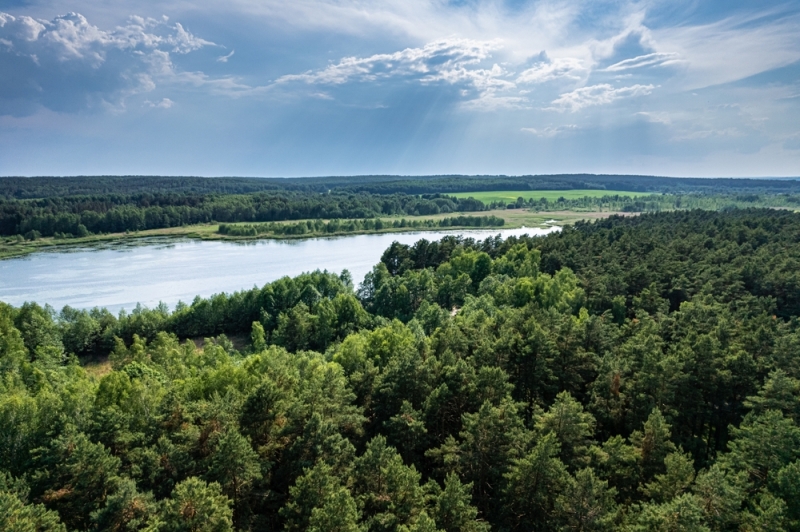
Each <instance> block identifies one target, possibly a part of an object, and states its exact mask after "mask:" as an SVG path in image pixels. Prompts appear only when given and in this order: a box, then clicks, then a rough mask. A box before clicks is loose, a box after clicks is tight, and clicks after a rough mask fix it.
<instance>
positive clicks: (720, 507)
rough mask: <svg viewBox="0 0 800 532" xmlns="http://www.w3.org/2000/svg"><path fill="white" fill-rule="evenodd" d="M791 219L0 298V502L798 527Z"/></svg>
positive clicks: (705, 221)
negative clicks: (357, 276) (74, 297)
mask: <svg viewBox="0 0 800 532" xmlns="http://www.w3.org/2000/svg"><path fill="white" fill-rule="evenodd" d="M798 235H800V215H797V214H794V213H791V212H781V211H773V210H736V211H730V212H706V211H687V212H672V213H656V214H643V215H641V216H637V217H631V218H622V217H612V218H609V219H607V220H602V221H598V222H594V223H579V224H576V225H575V226H574V227H571V228H565V229H564V230H562V231H561V232H559V233H553V234H550V235H548V236H545V237H537V238H530V237H520V238H516V237H512V238H508V239H505V240H504V239H501V238H499V237H493V238H487V239H485V240H483V241H476V240H473V239H463V238H456V237H449V238H445V239H443V240H441V241H438V242H430V241H427V240H420V241H418V242H417V243H416V244H414V245H412V246H407V245H402V244H399V243H395V244H393V245H392V246H391V247H389V248H388V249H387V250H386V251H385V253H384V255H383V257H382V259H381V262H380V263H379V264H377V265H376V266H375V267H374V268H373V270H372V271H371V272H370V273H369V274H368V275H367V277H366V278H365V279H364V282H363V283H361V284H360V285H359V286H358V287H354V286H353V283H352V280H351V279H350V277H349V275H348V274H347V273H346V272H343V273H342V274H341V275H335V274H332V273H327V272H314V273H309V274H303V275H300V276H298V277H295V278H288V277H287V278H283V279H280V280H278V281H275V282H273V283H270V284H267V285H265V286H264V287H262V288H255V289H252V290H247V291H243V292H238V293H235V294H230V295H225V294H220V295H216V296H213V297H211V298H207V299H203V298H197V299H195V300H194V301H193V302H192V303H191V304H186V305H185V304H180V305H178V306H177V308H175V309H174V310H172V311H170V310H169V309H168V308H166V306H163V305H162V306H160V307H158V308H155V309H145V308H141V307H139V308H137V309H135V310H134V311H133V312H131V313H130V314H126V313H121V314H120V315H119V316H113V315H111V314H110V313H108V312H107V311H104V310H102V309H94V310H90V311H83V310H74V309H70V308H65V309H63V310H62V311H61V312H59V313H56V312H55V311H54V310H53V309H50V308H47V307H41V306H38V305H36V304H32V303H29V304H26V305H23V306H22V307H19V308H13V307H10V306H8V305H0V376H1V377H2V378H0V509H1V510H3V511H0V528H3V529H12V530H150V531H161V530H163V531H173V530H187V531H188V530H209V531H212V530H213V531H225V530H233V529H236V530H314V531H323V530H325V531H361V530H370V531H371V530H376V531H397V532H401V531H402V532H407V531H408V532H410V531H431V532H433V531H445V532H454V531H486V530H498V531H547V532H549V531H561V530H564V531H567V530H625V531H631V532H634V531H636V532H639V531H665V530H682V531H683V530H686V531H703V532H705V531H733V530H740V531H756V530H763V531H767V530H770V531H773V530H774V531H780V530H786V531H794V530H800V496H799V495H800V491H798V490H800V427H799V426H798V422H799V421H800V358H798V350H799V349H800V320H798V317H800V296H799V295H798V294H800V277H799V276H798V275H799V274H798V271H800V270H798V267H797V266H798V264H800V243H798ZM243 334H244V335H246V337H247V338H248V339H247V341H246V342H242V341H241V337H242V335H243ZM198 337H205V338H206V340H205V341H204V343H203V344H202V346H201V347H198V345H197V344H196V343H195V342H194V341H191V340H189V339H197V338H198ZM231 338H232V339H234V340H236V339H237V338H239V340H237V341H238V342H239V343H238V346H237V344H235V343H234V342H233V341H232V340H231ZM106 357H107V358H108V360H109V362H110V367H109V368H107V370H104V371H102V372H98V371H96V370H92V369H91V366H86V367H84V366H83V365H81V363H80V362H79V360H84V362H85V361H87V360H90V359H101V360H103V359H105V358H106Z"/></svg>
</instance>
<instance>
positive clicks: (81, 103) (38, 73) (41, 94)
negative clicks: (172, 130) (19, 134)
mask: <svg viewBox="0 0 800 532" xmlns="http://www.w3.org/2000/svg"><path fill="white" fill-rule="evenodd" d="M0 42H2V43H3V45H4V46H3V47H0V71H2V72H3V73H4V75H3V76H1V77H0V114H3V113H11V114H26V113H28V112H32V111H33V110H34V109H35V108H36V107H37V106H44V107H46V108H49V109H53V110H57V111H75V110H79V109H83V108H86V107H87V106H93V105H95V106H98V107H108V106H109V105H110V106H112V107H117V108H122V107H124V104H125V99H126V98H128V97H130V96H131V95H134V94H138V93H145V92H149V91H152V90H154V89H155V88H156V78H157V77H158V76H159V75H162V76H163V75H164V74H165V72H164V71H163V66H164V61H163V58H164V57H166V58H169V55H170V54H173V53H174V54H188V53H190V52H193V51H195V50H198V49H200V48H203V47H205V46H213V45H214V43H212V42H211V41H207V40H205V39H202V38H200V37H197V36H195V35H193V34H192V33H190V32H189V31H187V30H186V29H185V28H184V27H183V26H182V25H181V24H180V23H175V24H170V23H169V21H168V19H167V18H166V17H163V18H161V19H153V18H142V17H135V16H134V17H130V18H129V19H128V22H127V23H126V24H125V25H123V26H118V27H116V28H114V29H113V30H104V29H101V28H99V27H97V26H95V25H93V24H91V23H90V22H89V21H88V20H87V19H86V17H84V16H83V15H81V14H79V13H67V14H66V15H61V16H58V17H55V18H54V19H52V20H49V21H47V20H37V19H34V18H31V17H27V16H19V17H15V16H13V15H10V14H7V13H0ZM169 64H170V65H171V63H169ZM159 65H160V66H159ZM169 74H171V75H175V74H176V71H175V70H174V69H172V70H171V72H169ZM165 101H167V100H161V103H159V104H158V105H162V103H163V102H165ZM162 106H163V105H162Z"/></svg>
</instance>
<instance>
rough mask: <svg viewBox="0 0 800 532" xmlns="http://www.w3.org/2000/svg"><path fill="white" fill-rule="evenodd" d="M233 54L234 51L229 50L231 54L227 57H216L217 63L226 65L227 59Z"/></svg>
mask: <svg viewBox="0 0 800 532" xmlns="http://www.w3.org/2000/svg"><path fill="white" fill-rule="evenodd" d="M235 52H236V50H231V53H229V54H228V55H221V56H219V57H217V61H218V62H220V63H227V62H228V59H230V58H231V57H233V54H234V53H235Z"/></svg>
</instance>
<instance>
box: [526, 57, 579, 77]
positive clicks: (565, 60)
mask: <svg viewBox="0 0 800 532" xmlns="http://www.w3.org/2000/svg"><path fill="white" fill-rule="evenodd" d="M588 73H589V70H588V69H587V68H586V67H584V66H583V62H582V61H581V60H580V59H577V58H574V57H558V58H555V59H552V60H550V59H548V60H545V61H540V62H538V63H536V64H534V66H532V67H531V68H528V69H526V70H524V71H523V72H522V73H521V74H520V75H519V76H518V77H517V83H523V84H527V83H544V82H546V81H552V80H556V79H566V80H572V81H580V80H581V79H584V78H585V77H586V75H587V74H588Z"/></svg>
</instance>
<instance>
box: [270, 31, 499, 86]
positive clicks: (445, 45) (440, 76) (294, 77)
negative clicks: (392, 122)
mask: <svg viewBox="0 0 800 532" xmlns="http://www.w3.org/2000/svg"><path fill="white" fill-rule="evenodd" d="M499 48H500V43H499V42H498V41H473V40H469V39H440V40H438V41H434V42H431V43H428V44H426V45H425V46H423V47H421V48H406V49H405V50H401V51H399V52H394V53H391V54H375V55H371V56H369V57H345V58H344V59H342V60H341V61H339V62H338V63H335V64H332V65H329V66H328V67H326V68H324V69H321V70H317V71H309V72H306V73H304V74H290V75H286V76H282V77H280V78H279V79H278V80H277V82H278V83H287V82H292V81H301V82H304V83H321V84H331V85H339V84H342V83H346V82H349V81H375V80H377V79H381V78H389V77H414V78H418V79H419V80H420V81H423V82H432V81H447V82H450V83H455V82H457V81H461V80H464V79H467V78H470V77H473V76H474V72H475V71H474V70H470V69H469V67H470V66H472V65H475V64H477V63H480V62H481V61H483V60H485V59H487V58H488V57H490V55H491V52H492V51H494V50H497V49H499ZM478 77H481V76H478Z"/></svg>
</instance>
